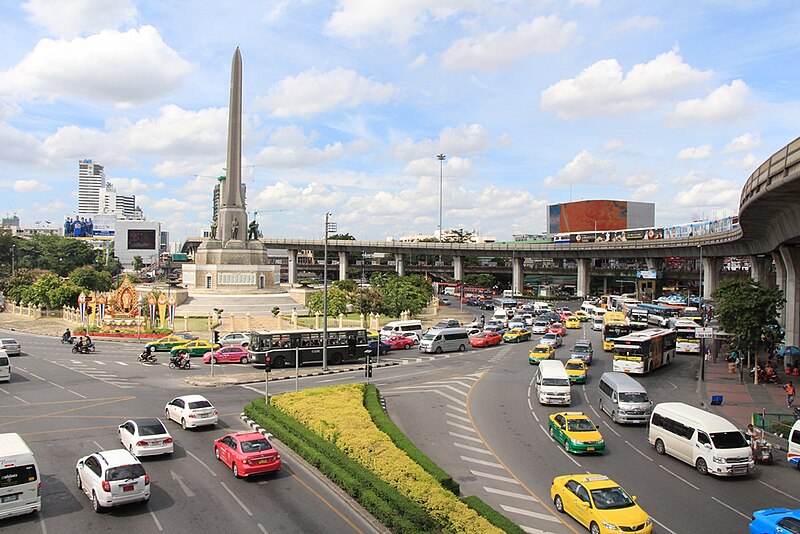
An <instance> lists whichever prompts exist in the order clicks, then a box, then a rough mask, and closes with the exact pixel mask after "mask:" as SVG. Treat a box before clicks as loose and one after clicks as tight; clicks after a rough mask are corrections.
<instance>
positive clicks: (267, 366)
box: [264, 355, 272, 373]
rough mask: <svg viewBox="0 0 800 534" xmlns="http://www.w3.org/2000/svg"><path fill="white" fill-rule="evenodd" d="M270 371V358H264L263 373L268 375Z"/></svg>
mask: <svg viewBox="0 0 800 534" xmlns="http://www.w3.org/2000/svg"><path fill="white" fill-rule="evenodd" d="M270 371H272V356H269V355H267V356H265V357H264V372H265V373H269V372H270Z"/></svg>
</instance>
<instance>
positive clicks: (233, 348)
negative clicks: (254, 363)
mask: <svg viewBox="0 0 800 534" xmlns="http://www.w3.org/2000/svg"><path fill="white" fill-rule="evenodd" d="M212 358H213V359H214V363H247V362H249V361H250V355H248V354H247V349H246V348H244V347H241V346H239V345H229V346H227V347H222V348H221V349H217V350H215V351H213V352H211V351H209V352H206V353H205V354H204V355H203V363H211V359H212Z"/></svg>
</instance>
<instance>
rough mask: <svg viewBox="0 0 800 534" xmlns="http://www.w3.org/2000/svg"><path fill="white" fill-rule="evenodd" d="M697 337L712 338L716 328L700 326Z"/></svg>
mask: <svg viewBox="0 0 800 534" xmlns="http://www.w3.org/2000/svg"><path fill="white" fill-rule="evenodd" d="M696 333H697V337H698V338H699V339H704V338H705V339H711V338H713V337H714V329H713V328H698V329H697V330H696Z"/></svg>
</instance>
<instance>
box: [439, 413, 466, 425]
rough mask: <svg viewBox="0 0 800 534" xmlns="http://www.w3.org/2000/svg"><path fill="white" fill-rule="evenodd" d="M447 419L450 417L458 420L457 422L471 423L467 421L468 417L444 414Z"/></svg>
mask: <svg viewBox="0 0 800 534" xmlns="http://www.w3.org/2000/svg"><path fill="white" fill-rule="evenodd" d="M445 415H446V416H447V417H452V418H453V419H458V420H459V421H464V422H465V423H471V422H472V421H470V420H469V417H462V416H460V415H456V414H454V413H449V412H445Z"/></svg>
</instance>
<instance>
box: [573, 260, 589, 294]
mask: <svg viewBox="0 0 800 534" xmlns="http://www.w3.org/2000/svg"><path fill="white" fill-rule="evenodd" d="M591 261H592V260H591V259H589V258H579V259H578V260H577V264H578V282H577V284H576V286H575V293H576V294H577V295H578V296H579V297H585V296H588V295H589V288H590V281H591V276H590V275H589V266H590V264H591Z"/></svg>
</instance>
